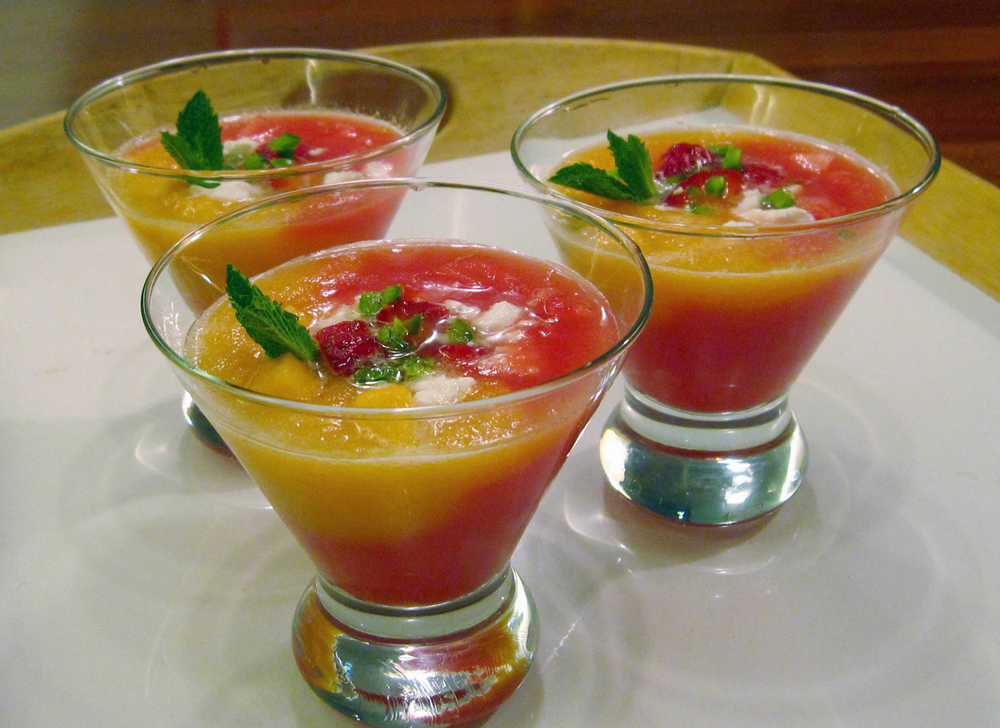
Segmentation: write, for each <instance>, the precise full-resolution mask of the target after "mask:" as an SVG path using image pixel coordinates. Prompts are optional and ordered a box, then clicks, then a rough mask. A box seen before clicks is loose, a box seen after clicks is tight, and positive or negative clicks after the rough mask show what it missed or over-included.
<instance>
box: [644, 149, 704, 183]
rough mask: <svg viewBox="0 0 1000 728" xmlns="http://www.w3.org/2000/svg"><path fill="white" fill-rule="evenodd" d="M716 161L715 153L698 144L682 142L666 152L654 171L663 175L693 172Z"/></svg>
mask: <svg viewBox="0 0 1000 728" xmlns="http://www.w3.org/2000/svg"><path fill="white" fill-rule="evenodd" d="M714 163H715V155H714V154H712V152H711V151H709V150H708V149H706V148H705V147H703V146H701V145H698V144H687V143H684V142H681V143H680V144H674V145H673V146H672V147H670V149H668V150H667V151H666V152H664V154H663V156H662V157H660V159H659V160H658V161H657V162H656V166H654V167H653V173H654V174H656V175H660V176H662V177H674V176H676V175H679V174H691V173H692V172H697V171H698V170H699V169H701V168H702V167H705V166H708V165H710V164H714Z"/></svg>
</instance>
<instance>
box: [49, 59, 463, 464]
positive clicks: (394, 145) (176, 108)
mask: <svg viewBox="0 0 1000 728" xmlns="http://www.w3.org/2000/svg"><path fill="white" fill-rule="evenodd" d="M198 91H203V92H204V93H205V94H206V95H207V97H208V99H209V102H210V103H211V105H212V108H213V110H214V111H215V113H216V114H217V116H218V119H219V122H220V124H221V125H222V127H223V133H222V140H223V141H224V142H226V143H227V149H229V150H230V151H229V154H230V155H235V156H236V157H239V155H240V154H241V153H242V152H246V151H247V150H246V149H242V152H241V147H240V144H241V143H242V144H243V146H244V147H245V146H246V144H247V142H245V141H244V142H240V140H248V139H253V140H255V142H254V143H255V144H256V142H257V141H260V142H261V143H260V144H259V145H258V146H253V145H251V146H252V149H253V150H255V153H256V151H257V150H259V151H262V152H263V154H264V155H266V156H265V159H266V158H267V156H270V157H272V159H267V161H265V162H263V163H262V164H263V165H264V166H263V167H262V168H260V169H245V168H243V167H244V166H245V165H246V164H247V162H245V161H244V162H242V163H241V164H238V165H236V166H237V167H238V168H237V169H228V170H224V171H219V170H211V171H192V170H188V169H181V168H180V167H179V165H178V164H177V163H175V162H174V160H173V159H172V158H171V156H170V155H169V154H168V153H167V152H166V149H165V148H164V147H163V145H162V143H161V141H160V133H161V132H163V131H167V132H168V133H174V132H175V127H176V125H177V121H178V114H179V112H180V111H181V110H182V109H184V107H185V105H186V104H187V103H188V101H189V100H190V99H191V98H192V97H193V96H194V95H195V94H196V92H198ZM444 109H445V95H444V91H443V89H442V88H441V87H440V85H439V84H438V83H437V82H436V81H434V80H433V79H432V78H430V77H429V76H427V75H426V74H424V73H422V72H420V71H418V70H416V69H414V68H410V67H408V66H404V65H402V64H399V63H395V62H392V61H388V60H385V59H381V58H376V57H373V56H367V55H362V54H358V53H350V52H344V51H333V50H323V49H314V48H265V49H247V50H235V51H222V52H216V53H206V54H202V55H195V56H187V57H183V58H176V59H172V60H168V61H164V62H162V63H157V64H154V65H150V66H145V67H143V68H138V69H136V70H133V71H129V72H127V73H124V74H121V75H119V76H115V77H112V78H109V79H107V80H106V81H104V82H102V83H100V84H98V85H97V86H95V87H94V88H92V89H91V90H89V91H87V92H86V93H85V94H83V95H82V96H81V97H80V98H79V99H78V100H77V101H76V102H74V103H73V105H72V106H71V107H70V109H69V110H68V112H67V114H66V117H65V122H64V126H65V130H66V134H67V135H68V137H69V139H70V140H71V141H72V142H73V144H74V145H76V147H77V149H78V150H79V151H80V153H81V154H82V156H83V159H84V160H85V162H86V164H87V168H88V169H89V170H90V172H91V174H92V175H93V177H94V179H95V180H96V182H97V184H98V185H99V186H100V188H101V190H102V192H103V193H104V195H105V197H106V198H107V200H108V202H110V204H111V206H112V207H113V208H114V210H115V212H116V213H118V215H119V216H120V217H121V218H122V219H123V220H124V221H125V223H126V224H127V225H128V227H129V229H130V230H131V232H132V234H133V235H134V237H135V239H136V241H137V242H138V243H139V247H140V248H141V250H142V252H143V254H144V255H145V257H146V258H147V260H148V261H149V262H150V264H152V263H153V262H154V261H155V260H156V259H157V258H159V257H160V256H161V255H162V254H163V253H164V252H166V250H167V249H168V248H169V247H170V246H171V245H173V244H174V243H176V242H177V241H178V240H179V239H180V238H181V236H182V235H184V234H185V233H187V232H190V231H191V230H192V229H194V228H195V227H196V226H197V225H200V224H203V223H206V222H208V221H209V220H212V219H213V218H216V217H218V216H220V215H222V214H225V213H227V212H230V211H232V210H234V209H236V208H237V207H239V206H241V205H244V204H248V203H250V202H253V201H254V200H257V199H260V198H262V197H265V196H269V195H272V194H275V193H278V192H281V191H283V190H288V189H293V188H297V187H303V186H308V185H316V184H322V183H324V182H333V181H341V180H344V179H352V178H372V177H394V176H395V177H404V176H410V175H413V174H416V172H417V170H418V169H419V167H420V165H421V164H422V163H423V161H424V158H425V157H426V155H427V151H428V149H429V148H430V145H431V142H432V141H433V139H434V135H435V133H436V131H437V128H438V125H439V124H440V122H441V119H442V116H443V114H444ZM267 118H271V119H272V120H274V119H276V121H274V123H271V124H269V123H265V122H264V121H263V120H266V119H267ZM313 120H318V122H314V121H313ZM272 127H273V128H272ZM302 128H306V129H307V130H308V132H302V131H301V129H302ZM317 129H318V130H317ZM284 131H287V132H288V133H293V132H296V131H298V132H300V134H299V135H298V136H300V137H301V138H302V139H303V140H305V138H306V134H307V133H308V135H309V136H310V140H311V143H310V145H309V147H308V149H305V150H304V151H302V152H301V153H300V154H299V155H298V157H296V159H295V164H294V165H293V166H284V164H285V161H284V159H282V158H278V157H277V156H276V155H275V154H274V152H273V150H270V147H268V143H269V142H270V141H272V139H271V137H274V135H275V134H277V133H278V132H284ZM279 163H280V164H279ZM251 166H256V165H251ZM202 184H208V185H214V186H209V187H206V186H202ZM398 199H399V198H398V197H396V196H393V195H388V194H387V195H383V196H381V197H379V196H375V195H371V196H366V197H365V199H364V200H363V201H358V200H353V201H352V200H347V199H343V200H339V201H338V202H339V204H338V206H337V207H331V206H325V207H324V206H320V205H315V206H313V207H312V208H311V209H308V210H304V209H303V210H300V211H298V212H299V213H300V214H299V215H298V216H297V217H295V218H282V217H279V216H270V217H264V216H258V217H257V218H256V219H255V221H254V223H255V225H256V227H254V228H253V229H241V230H240V231H239V233H238V234H235V235H234V234H230V232H229V231H228V230H227V229H223V230H221V232H218V233H216V234H214V235H211V236H203V238H202V242H201V243H200V253H199V261H198V263H197V265H196V266H192V267H191V270H190V271H188V277H187V279H186V281H185V282H184V284H183V288H184V293H185V295H186V296H188V297H189V298H190V299H191V300H192V301H193V302H194V305H205V304H206V303H207V302H208V301H211V300H212V299H213V298H214V297H215V292H214V290H213V289H212V287H211V285H210V284H208V285H206V284H205V281H211V280H217V279H218V276H219V275H220V271H222V270H224V268H225V265H226V263H227V262H228V263H233V264H234V265H237V266H238V267H239V268H240V269H241V270H243V271H244V272H246V273H247V274H248V275H252V274H255V273H259V272H261V271H263V270H267V269H269V268H272V267H273V266H275V265H277V264H278V263H281V262H283V261H285V260H288V259H290V258H294V257H296V256H298V255H302V254H304V253H307V252H310V251H311V250H314V249H315V246H316V241H317V240H322V241H323V243H322V244H323V245H324V246H328V245H333V244H335V243H336V242H351V241H353V240H366V239H371V238H378V237H381V235H382V233H383V232H384V230H385V227H386V226H387V225H388V223H389V220H390V219H391V218H392V214H393V212H394V211H395V206H396V204H397V203H398ZM317 228H322V231H323V235H322V236H319V237H317V236H316V235H315V234H314V233H315V232H316V229H317ZM290 231H292V232H294V233H295V234H289V232H290ZM183 408H184V413H185V417H186V418H187V420H188V422H189V423H190V424H191V425H192V426H193V427H194V428H195V432H197V433H198V434H199V436H201V437H202V439H203V440H204V441H206V442H208V443H209V444H211V445H214V446H216V447H219V448H220V449H221V448H224V445H223V444H222V442H221V440H219V438H218V435H217V434H216V433H215V432H214V431H213V430H212V428H211V427H210V426H209V425H208V423H207V422H206V421H205V419H204V417H203V416H202V415H201V413H200V412H199V411H198V409H197V407H195V406H194V405H193V404H192V402H191V400H190V396H188V395H185V397H184V403H183Z"/></svg>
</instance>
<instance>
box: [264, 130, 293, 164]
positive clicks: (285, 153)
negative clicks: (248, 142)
mask: <svg viewBox="0 0 1000 728" xmlns="http://www.w3.org/2000/svg"><path fill="white" fill-rule="evenodd" d="M300 141H301V139H300V138H299V137H297V136H296V135H295V134H291V133H289V132H285V133H284V134H282V135H281V136H279V137H276V138H274V139H272V140H271V141H270V142H268V144H267V146H268V148H269V149H270V150H271V151H272V152H274V153H275V154H277V155H278V156H279V157H284V158H285V159H291V158H292V157H294V156H295V148H296V147H297V146H299V142H300Z"/></svg>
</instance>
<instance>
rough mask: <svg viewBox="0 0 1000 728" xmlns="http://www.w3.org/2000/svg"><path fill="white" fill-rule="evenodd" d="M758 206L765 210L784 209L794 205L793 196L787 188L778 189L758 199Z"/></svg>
mask: <svg viewBox="0 0 1000 728" xmlns="http://www.w3.org/2000/svg"><path fill="white" fill-rule="evenodd" d="M760 206H761V207H762V208H764V209H765V210H784V209H785V208H787V207H794V206H795V198H794V197H793V196H792V194H791V193H790V192H789V191H788V190H785V189H779V190H775V191H774V192H772V193H770V194H769V195H766V196H765V197H764V199H762V200H761V201H760Z"/></svg>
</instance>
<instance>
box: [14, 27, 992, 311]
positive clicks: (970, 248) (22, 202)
mask: <svg viewBox="0 0 1000 728" xmlns="http://www.w3.org/2000/svg"><path fill="white" fill-rule="evenodd" d="M366 50H367V51H368V52H371V53H374V54H377V55H381V56H385V57H387V58H391V59H394V60H397V61H400V62H402V63H407V64H410V65H413V66H416V67H418V68H420V69H422V70H424V71H426V72H428V73H430V74H431V75H433V76H434V77H436V78H437V79H438V80H439V81H441V82H442V83H443V84H444V85H445V87H446V88H447V90H448V94H449V101H450V105H449V110H448V112H447V116H446V118H445V123H444V125H443V127H442V129H441V131H440V133H439V134H438V137H437V139H436V141H435V143H434V146H433V148H432V149H431V153H430V157H429V159H428V161H443V160H448V159H456V158H459V157H464V156H471V155H474V154H481V153H485V152H496V151H501V150H503V149H505V148H506V147H507V145H508V144H509V142H510V138H511V135H512V134H513V132H514V129H515V128H516V127H517V125H518V124H519V123H520V122H521V121H522V120H523V119H524V118H525V117H526V116H527V115H528V114H530V113H531V112H532V111H534V110H535V109H537V108H538V107H540V106H542V105H544V104H546V103H548V102H549V101H552V100H554V99H556V98H559V97H561V96H565V95H566V94H569V93H572V92H573V91H577V90H580V89H583V88H587V87H590V86H597V85H599V84H602V83H608V82H611V81H616V80H620V79H626V78H635V77H640V76H651V75H661V74H668V73H695V72H723V73H754V74H767V75H783V76H787V75H789V74H788V73H786V72H785V71H783V70H782V69H781V68H778V67H777V66H775V65H773V64H771V63H769V62H767V61H765V60H763V59H761V58H758V57H757V56H754V55H751V54H748V53H735V52H730V51H725V50H719V49H712V48H700V47H694V46H683V45H674V44H668V43H652V42H644V41H626V40H605V39H596V38H491V39H482V38H477V39H467V40H453V41H440V42H435V43H416V44H410V45H397V46H381V47H376V48H370V49H366ZM122 70H126V69H122ZM0 189H2V190H3V192H4V199H5V205H4V206H3V208H0V234H3V233H8V232H14V231H18V230H27V229H31V228H37V227H44V226H47V225H56V224H60V223H67V222H76V221H80V220H86V219H91V218H96V217H103V216H107V215H111V214H112V213H111V209H110V208H109V207H108V205H107V203H106V202H105V201H104V199H103V198H102V197H101V194H100V192H99V191H98V189H97V187H96V185H95V184H94V183H93V182H92V181H91V179H90V176H89V174H88V173H87V171H86V169H85V168H84V166H83V162H82V161H81V160H80V159H79V158H78V156H77V153H76V151H75V150H74V149H73V147H72V146H71V145H70V143H69V142H68V141H67V140H66V138H65V136H64V134H63V130H62V114H61V113H57V114H51V115H49V116H45V117H42V118H41V119H37V120H34V121H30V122H26V123H24V124H20V125H17V126H14V127H11V128H9V129H5V130H0ZM903 235H904V236H905V237H906V239H907V240H909V241H910V242H911V243H913V244H914V245H916V246H918V247H920V248H921V249H922V250H924V251H925V252H927V253H929V254H930V255H931V256H933V257H934V258H936V259H937V260H939V261H941V262H942V263H944V264H945V265H947V266H948V267H950V268H951V269H952V270H954V271H955V272H957V273H958V274H960V275H961V276H963V277H964V278H965V279H967V280H968V281H970V282H971V283H973V284H974V285H976V286H978V287H979V288H981V289H982V290H984V291H986V292H987V293H989V294H990V295H991V296H993V297H994V298H998V299H1000V188H997V187H994V186H993V185H991V184H989V183H987V182H986V181H984V180H982V179H981V178H979V177H977V176H976V175H974V174H972V173H970V172H967V171H966V170H964V169H962V168H961V167H958V166H957V165H954V164H951V163H950V162H947V161H946V162H945V163H944V164H943V166H942V169H941V173H940V174H939V176H938V178H937V179H936V180H935V182H934V183H933V184H932V185H931V187H930V188H929V189H928V191H927V192H926V193H925V194H924V195H923V196H922V197H921V198H920V199H919V200H918V202H917V203H916V204H915V205H914V208H913V210H912V212H911V214H910V216H909V218H908V220H907V222H906V223H905V226H904V228H903Z"/></svg>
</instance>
